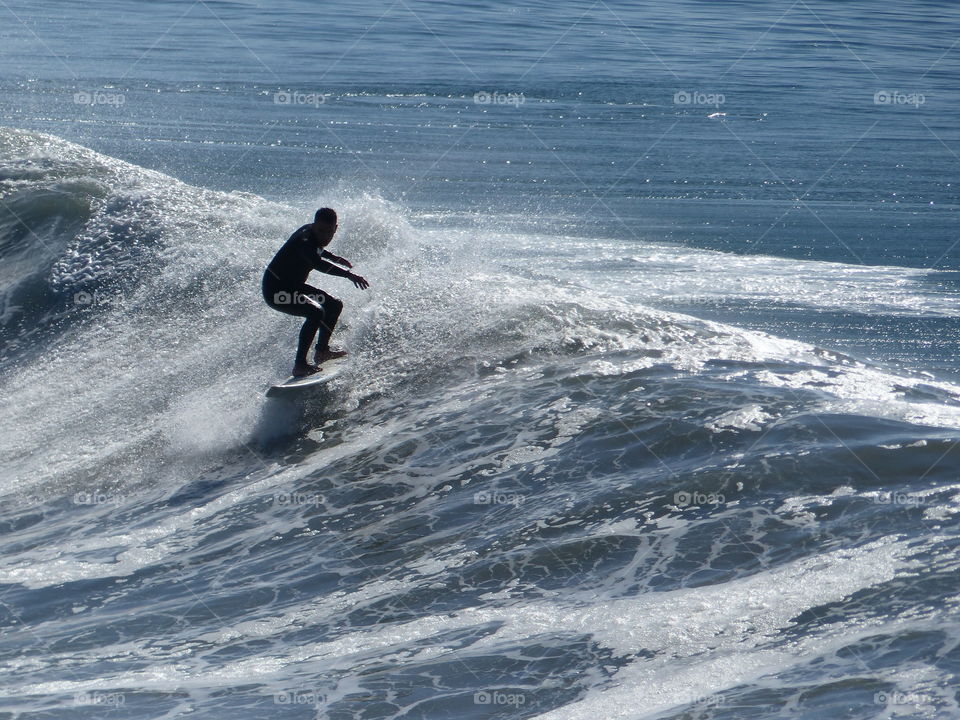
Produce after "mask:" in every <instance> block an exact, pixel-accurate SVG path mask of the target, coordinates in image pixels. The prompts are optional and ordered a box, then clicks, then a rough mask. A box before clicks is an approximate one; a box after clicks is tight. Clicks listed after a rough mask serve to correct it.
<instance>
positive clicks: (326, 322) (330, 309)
mask: <svg viewBox="0 0 960 720" xmlns="http://www.w3.org/2000/svg"><path fill="white" fill-rule="evenodd" d="M341 312H343V303H342V302H340V301H339V300H337V298H335V297H333V296H331V295H327V296H326V300H325V302H324V303H323V319H322V320H321V322H320V332H319V333H318V334H317V351H316V354H317V355H322V354H324V353H328V352H329V351H330V336H331V335H333V329H334V328H335V327H336V326H337V320H339V319H340V313H341Z"/></svg>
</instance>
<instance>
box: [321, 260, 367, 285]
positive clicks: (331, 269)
mask: <svg viewBox="0 0 960 720" xmlns="http://www.w3.org/2000/svg"><path fill="white" fill-rule="evenodd" d="M311 265H312V267H313V269H314V270H318V271H319V272H322V273H326V274H327V275H336V276H338V277H344V278H347V280H349V281H350V282H352V283H353V284H354V285H356V286H357V287H358V288H360V289H361V290H366V289H367V288H368V287H370V283H368V282H367V281H366V280H364V279H363V278H362V277H360V276H359V275H355V274H354V273H352V272H350V271H349V270H344V269H343V268H342V267H340V266H339V265H334V264H333V263H330V262H327V261H326V260H324V259H323V258H322V257H315V258H314V259H313V262H312V263H311Z"/></svg>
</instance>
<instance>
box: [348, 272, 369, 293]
mask: <svg viewBox="0 0 960 720" xmlns="http://www.w3.org/2000/svg"><path fill="white" fill-rule="evenodd" d="M350 280H351V281H352V282H353V284H354V285H356V286H357V287H358V288H360V289H361V290H366V289H367V288H368V287H370V283H368V282H367V281H366V280H364V279H363V278H362V277H360V276H359V275H351V276H350Z"/></svg>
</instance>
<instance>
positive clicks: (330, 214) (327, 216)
mask: <svg viewBox="0 0 960 720" xmlns="http://www.w3.org/2000/svg"><path fill="white" fill-rule="evenodd" d="M313 221H314V222H315V223H324V224H326V225H336V223H337V212H336V210H333V209H332V208H320V209H319V210H317V214H316V215H314V216H313Z"/></svg>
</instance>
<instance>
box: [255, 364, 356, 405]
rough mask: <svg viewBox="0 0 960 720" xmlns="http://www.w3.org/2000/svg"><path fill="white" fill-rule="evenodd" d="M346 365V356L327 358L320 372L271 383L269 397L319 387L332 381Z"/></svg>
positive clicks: (268, 391)
mask: <svg viewBox="0 0 960 720" xmlns="http://www.w3.org/2000/svg"><path fill="white" fill-rule="evenodd" d="M346 365H347V359H346V358H337V359H336V360H327V362H325V363H323V365H321V366H320V372H316V373H314V374H313V375H307V376H306V377H299V378H298V377H293V376H292V375H291V376H290V377H288V378H287V379H286V380H284V381H283V382H282V383H277V384H276V385H271V386H270V389H269V390H267V397H275V396H277V395H287V394H290V395H292V394H294V393H296V392H297V391H300V390H303V389H305V388H310V387H319V386H320V385H323V384H325V383H328V382H330V381H331V380H333V379H334V378H335V377H338V376H339V375H340V374H341V373H342V372H343V370H344V368H346Z"/></svg>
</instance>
